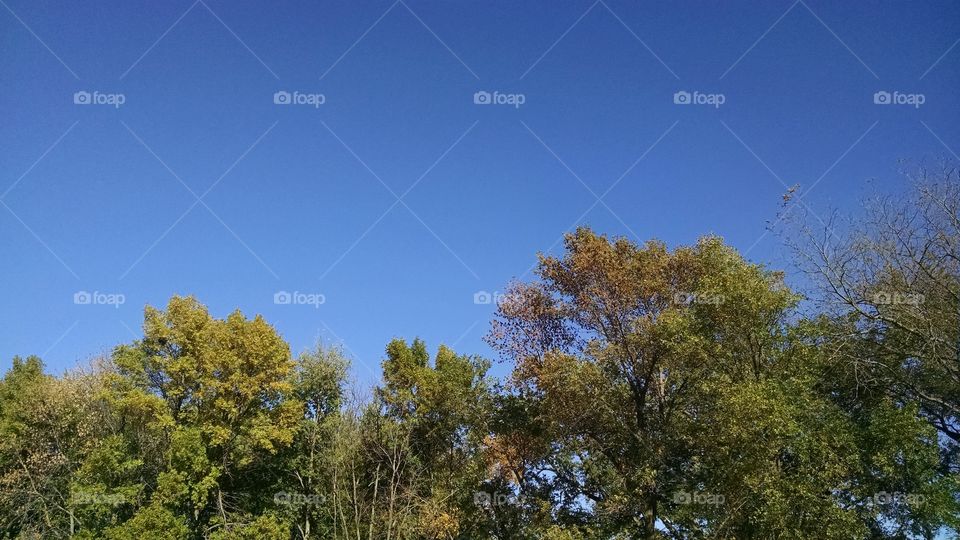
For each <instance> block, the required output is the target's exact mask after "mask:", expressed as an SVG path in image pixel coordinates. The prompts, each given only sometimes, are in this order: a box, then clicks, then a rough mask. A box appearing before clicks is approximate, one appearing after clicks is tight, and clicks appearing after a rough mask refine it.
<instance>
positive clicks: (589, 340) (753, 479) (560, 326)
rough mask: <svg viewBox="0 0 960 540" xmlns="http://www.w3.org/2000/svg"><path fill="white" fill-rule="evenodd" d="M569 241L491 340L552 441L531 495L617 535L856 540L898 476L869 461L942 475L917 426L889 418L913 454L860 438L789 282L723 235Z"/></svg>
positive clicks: (574, 237)
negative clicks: (831, 387) (879, 485)
mask: <svg viewBox="0 0 960 540" xmlns="http://www.w3.org/2000/svg"><path fill="white" fill-rule="evenodd" d="M565 246H566V253H565V254H564V255H563V256H562V257H545V256H543V257H541V261H540V265H539V270H538V273H539V276H540V281H538V282H534V283H529V284H516V285H515V286H514V287H512V289H511V290H510V292H509V293H508V294H507V295H506V298H505V299H504V300H503V301H502V303H501V304H500V306H499V309H498V317H497V319H496V320H495V321H494V326H493V329H492V331H491V335H490V341H491V343H492V344H493V345H494V346H495V347H497V348H498V349H499V350H500V351H501V352H502V353H503V354H505V355H506V357H507V358H508V359H509V360H511V361H513V362H515V369H514V373H513V385H514V388H515V390H516V392H517V394H518V396H519V399H521V400H523V401H526V402H528V403H531V404H533V406H532V407H528V410H532V411H534V414H535V415H536V422H531V423H530V424H531V425H533V426H537V427H536V429H535V430H534V431H532V432H531V433H532V434H533V435H534V437H533V438H534V440H535V438H536V437H545V439H544V443H541V445H540V448H541V450H540V452H539V456H540V458H541V459H542V460H543V461H542V462H541V463H539V464H534V465H533V466H529V467H527V469H526V470H527V473H526V474H527V475H529V476H530V477H532V478H528V479H525V480H523V481H520V480H518V482H519V483H520V486H521V489H523V488H524V486H525V485H531V486H534V487H538V486H552V488H553V490H554V493H553V494H552V495H554V496H552V497H543V495H538V494H536V491H535V490H534V494H535V496H539V497H540V498H541V499H542V500H545V501H546V502H548V503H549V504H551V505H553V508H554V509H555V510H566V511H568V512H569V510H570V509H571V507H579V508H581V509H584V508H585V509H587V510H588V511H589V512H588V514H587V515H586V516H583V517H582V518H581V523H582V524H583V525H585V526H589V527H590V528H591V530H594V531H596V534H598V535H600V536H602V537H609V536H613V535H626V536H628V537H639V538H652V537H658V536H664V535H665V536H669V537H674V538H688V537H700V536H705V537H737V538H750V537H755V538H768V537H783V538H792V537H795V538H803V537H809V536H810V535H814V534H816V535H818V536H819V537H822V538H846V537H849V535H850V534H851V533H853V534H855V535H856V534H866V533H867V531H868V529H869V527H870V524H871V523H872V520H873V519H874V517H875V516H876V515H877V514H881V513H883V512H882V511H877V512H874V513H871V512H861V511H859V510H858V509H859V508H861V507H863V506H864V505H865V504H867V502H868V499H870V498H871V497H872V495H873V494H872V493H868V492H867V491H865V489H862V486H861V484H863V483H866V482H867V481H868V480H871V479H872V480H877V481H880V480H883V479H888V477H889V476H890V474H887V471H876V470H872V469H871V468H870V466H869V465H871V464H876V463H877V461H880V460H893V461H896V460H898V459H902V448H903V447H901V446H898V445H897V444H899V443H903V442H905V441H906V442H912V443H915V444H914V446H913V448H911V450H913V451H914V453H913V454H911V456H910V458H911V459H914V460H918V464H917V465H916V469H917V470H916V471H912V472H913V473H915V474H913V475H910V478H911V480H916V479H918V478H924V475H925V474H928V473H929V471H930V465H931V463H930V462H929V460H927V461H924V460H925V459H926V458H925V457H924V456H926V457H927V458H928V457H929V456H930V450H931V449H933V450H934V451H935V443H934V444H933V445H932V446H931V440H930V439H929V437H928V435H929V434H927V433H924V432H923V430H922V425H919V424H917V422H916V421H915V420H916V419H915V417H911V416H909V415H906V416H896V415H894V416H892V417H887V420H889V421H891V422H893V421H898V422H900V423H901V424H902V425H903V427H902V428H901V429H900V432H898V433H906V435H902V436H900V437H898V438H897V439H896V441H897V444H892V445H890V446H887V447H881V446H877V445H873V446H861V444H862V442H863V441H864V440H866V439H867V438H868V436H869V433H864V431H863V429H864V428H863V426H862V424H863V423H864V422H866V421H863V420H862V419H861V420H862V421H861V423H858V422H857V421H856V420H857V419H855V418H852V417H851V415H850V414H849V411H846V410H844V409H843V408H842V407H840V406H839V405H838V404H837V403H835V402H834V401H833V400H832V399H831V397H832V396H831V395H829V394H826V393H824V392H823V391H822V390H823V388H825V386H826V384H825V380H829V379H828V372H827V371H826V370H825V367H824V362H823V359H824V358H825V355H826V354H827V351H826V349H824V348H823V347H822V346H821V345H822V340H821V339H820V338H821V335H820V334H818V333H817V331H818V330H820V328H819V327H818V326H816V325H815V324H807V323H804V324H801V325H800V326H798V321H797V320H796V319H797V317H796V313H795V311H794V308H795V306H796V303H797V301H798V297H797V296H796V295H795V294H794V293H792V292H791V291H790V290H789V289H788V288H787V287H786V286H785V284H784V283H783V276H782V274H780V273H776V272H771V271H768V270H766V269H764V268H762V267H760V266H757V265H753V264H750V263H747V262H746V261H744V260H743V259H742V258H741V257H740V256H739V255H738V254H737V253H736V252H735V251H734V250H733V249H731V248H730V247H728V246H726V245H724V244H723V242H722V241H721V240H720V239H719V238H716V237H706V238H703V239H701V240H700V241H699V242H698V243H697V244H696V245H695V246H692V247H679V248H677V249H675V250H674V251H673V252H670V251H668V250H667V248H666V246H665V245H663V244H662V243H659V242H655V241H654V242H648V243H647V244H645V245H644V246H642V247H638V246H636V245H634V244H633V243H631V242H629V241H627V240H625V239H622V238H621V239H616V240H612V241H611V240H608V239H607V238H605V237H603V236H598V235H595V234H594V233H592V232H591V231H589V230H587V229H579V230H577V231H576V232H575V233H573V234H570V235H568V236H567V238H566V243H565ZM864 416H865V417H866V418H868V419H872V420H874V421H876V420H878V416H876V415H870V414H866V415H864ZM891 433H893V431H891ZM530 439H531V437H527V439H526V440H530ZM516 440H518V438H517V437H516V436H514V437H513V438H512V439H511V438H507V439H506V440H505V441H504V442H503V445H502V446H509V445H510V444H511V443H513V442H514V441H516ZM519 440H521V441H522V440H524V439H523V438H519ZM548 445H549V446H548ZM530 446H531V445H530V444H524V445H523V446H521V448H520V449H518V450H516V451H515V452H514V453H516V454H519V455H524V454H525V453H526V454H528V455H529V452H528V451H527V450H525V448H529V447H530ZM534 446H535V445H534ZM543 448H549V449H550V450H549V451H547V452H544V451H543V450H542V449H543ZM868 452H874V454H869V453H868ZM508 453H509V452H501V454H508ZM533 455H534V456H536V455H537V453H536V452H535V453H534V454H533ZM897 456H901V458H898V457H897ZM558 480H559V482H558ZM557 489H562V490H563V491H561V492H560V493H561V494H562V497H560V498H559V499H558V498H556V497H555V495H557V493H556V490H557ZM571 500H573V501H576V503H575V504H571V503H570V501H571ZM908 511H910V512H912V513H913V514H916V512H914V511H913V510H911V509H908ZM570 515H572V514H570ZM936 519H937V518H935V519H933V522H934V523H936Z"/></svg>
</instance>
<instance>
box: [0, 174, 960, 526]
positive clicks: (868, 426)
mask: <svg viewBox="0 0 960 540" xmlns="http://www.w3.org/2000/svg"><path fill="white" fill-rule="evenodd" d="M912 181H913V184H912V185H913V187H912V191H910V193H909V194H908V195H897V196H888V197H878V198H875V199H873V200H871V201H869V202H868V203H867V204H866V205H865V207H864V210H863V212H861V213H860V214H858V217H857V218H856V219H849V220H841V219H840V218H839V217H838V216H833V217H832V218H831V219H829V220H826V221H823V220H820V219H819V218H816V219H815V220H814V219H806V218H805V217H803V216H794V217H789V216H784V218H785V219H784V222H785V223H788V224H790V225H789V226H788V227H786V228H784V229H782V231H781V232H783V237H784V238H785V240H786V243H787V244H788V245H789V246H790V247H791V248H792V251H793V253H795V256H796V262H797V267H798V268H799V269H800V270H801V272H798V273H797V275H798V276H801V277H802V278H803V280H804V282H805V283H807V284H809V285H808V288H809V291H807V292H805V293H804V294H800V293H799V292H797V291H795V290H793V289H791V287H789V286H788V285H787V278H786V275H785V273H784V272H780V271H774V270H771V269H769V268H766V267H765V266H763V265H759V264H755V263H751V262H750V261H748V260H746V259H745V258H744V257H743V256H741V255H740V254H739V253H738V252H737V251H736V250H735V249H734V248H732V247H730V246H729V245H727V244H726V243H725V242H724V241H723V240H722V239H721V238H718V237H716V236H705V237H703V238H701V239H700V240H699V241H698V242H696V243H695V244H694V245H690V246H679V247H675V248H673V249H671V248H669V247H668V246H667V245H666V244H664V243H663V242H660V241H656V240H651V241H648V242H646V243H644V244H636V243H634V242H632V241H630V240H628V239H625V238H609V237H606V236H604V235H600V234H597V233H595V232H593V231H591V230H589V229H587V228H581V229H578V230H576V231H575V232H573V233H570V234H569V235H567V236H566V239H565V244H564V251H563V253H562V254H560V255H557V256H550V255H541V256H540V261H539V265H538V269H537V277H536V279H534V280H532V281H530V282H516V283H513V284H512V285H511V286H510V288H509V290H508V291H507V293H506V294H505V295H504V296H503V297H502V298H501V299H500V301H499V304H498V308H497V312H496V315H495V317H494V319H493V321H492V322H491V328H490V332H489V334H488V336H487V340H488V342H489V344H490V345H491V346H492V348H493V350H494V351H496V353H497V354H498V355H499V358H498V359H497V360H498V361H502V362H505V363H506V364H507V365H509V366H510V367H511V368H512V369H511V372H510V375H509V376H508V377H507V378H505V379H502V380H501V379H497V378H495V377H492V376H491V375H490V374H489V369H490V367H491V363H490V360H487V359H484V358H481V357H478V356H472V355H466V354H462V353H458V352H455V351H453V350H451V349H450V348H448V347H445V346H443V345H440V346H438V347H437V348H436V349H435V350H433V351H431V350H430V349H429V348H428V346H427V344H425V343H424V342H422V341H421V340H419V339H414V340H412V341H408V340H404V339H395V340H393V341H391V342H390V343H389V344H388V345H387V346H386V350H385V355H384V358H383V361H382V382H381V383H379V384H378V385H376V386H375V387H374V388H373V389H372V392H369V393H367V394H366V395H364V393H363V392H361V391H360V390H359V389H358V388H356V387H355V385H352V384H351V383H350V378H349V360H348V358H347V356H346V355H345V354H344V353H343V351H342V350H340V349H339V348H337V347H330V346H318V347H316V348H315V349H313V350H309V351H306V352H303V353H301V354H299V355H298V356H294V355H292V354H291V351H290V347H289V346H288V344H287V343H286V342H285V341H284V340H283V339H282V338H281V337H280V336H279V334H278V333H277V331H276V330H275V329H274V328H273V327H272V326H271V325H270V324H269V323H268V322H267V321H265V320H264V319H263V318H262V317H260V316H255V317H253V318H248V317H246V316H244V315H243V314H242V313H240V312H239V311H235V312H233V313H230V314H229V315H227V316H226V317H225V318H222V319H221V318H216V317H214V316H212V315H211V314H210V313H209V311H208V310H207V309H206V307H204V306H203V305H202V304H201V303H200V302H199V301H198V300H197V299H195V298H192V297H173V298H171V299H170V301H169V303H168V304H167V305H166V306H165V307H163V308H154V307H149V306H148V307H147V308H146V309H145V312H144V322H143V337H142V338H141V339H138V340H135V341H133V342H131V343H127V344H123V345H120V346H118V347H116V348H115V349H114V350H113V351H112V353H111V354H109V355H107V356H106V357H104V358H98V359H97V360H95V361H93V362H92V363H90V365H85V366H82V367H79V368H76V369H72V370H69V371H67V372H65V373H63V374H61V375H56V376H55V375H51V374H48V373H46V372H45V371H44V365H43V362H42V361H41V359H40V358H37V357H35V356H30V357H27V358H19V357H18V358H14V359H13V363H12V367H11V368H10V369H9V370H8V371H7V372H6V374H5V375H4V377H3V379H2V381H0V537H2V538H11V539H13V538H23V539H31V538H107V539H116V540H126V539H129V540H141V539H171V540H173V539H201V538H202V539H216V540H226V539H238V540H239V539H311V538H315V539H328V538H329V539H338V540H339V539H343V540H346V539H354V540H362V539H366V540H373V539H388V540H389V539H398V540H399V539H413V538H418V539H419V538H424V539H455V538H495V539H514V538H516V539H526V538H540V539H556V540H560V539H569V540H575V539H583V540H585V539H613V538H623V539H626V538H646V539H649V538H676V539H680V538H762V539H767V538H797V539H800V538H838V539H840V538H843V539H849V538H872V539H880V538H890V539H894V538H897V539H899V538H950V537H956V535H957V531H958V529H960V456H958V454H960V420H958V418H960V415H958V413H960V178H958V172H957V169H956V167H955V166H951V165H950V164H949V163H946V164H943V165H941V166H938V167H936V168H934V169H927V168H922V169H920V170H919V172H918V173H916V174H914V175H913V176H912ZM787 198H789V196H788V197H787ZM787 202H789V201H787ZM785 212H789V209H786V210H785ZM951 535H953V536H951Z"/></svg>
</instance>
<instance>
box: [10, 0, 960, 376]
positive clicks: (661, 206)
mask: <svg viewBox="0 0 960 540" xmlns="http://www.w3.org/2000/svg"><path fill="white" fill-rule="evenodd" d="M0 4H2V9H0V51H2V52H0V74H2V75H0V77H2V81H3V84H2V86H0V114H2V118H3V122H2V123H0V147H2V148H3V151H2V152H0V203H2V204H0V253H2V256H0V287H2V289H0V294H2V299H3V309H2V310H0V317H2V319H0V367H6V366H7V365H9V362H10V359H11V358H12V356H13V355H27V354H41V355H42V356H43V357H44V359H45V361H46V362H47V363H48V365H49V366H50V368H51V370H53V371H57V370H60V369H63V368H66V367H70V366H73V365H75V363H76V362H78V361H80V362H82V361H85V360H87V359H89V358H90V357H92V356H95V355H97V354H101V353H104V352H106V351H109V350H110V349H111V348H112V347H113V346H114V345H116V344H117V343H120V342H124V341H129V340H131V339H133V338H134V337H135V336H136V335H137V334H139V332H140V323H141V319H142V310H143V306H144V305H146V304H151V305H163V304H165V302H166V300H167V299H168V298H169V297H170V296H171V295H173V294H193V295H196V296H197V297H198V298H199V299H200V300H201V301H203V302H204V303H206V304H207V305H208V306H209V307H210V308H211V310H212V312H213V313H215V314H216V315H218V316H223V315H225V314H226V313H227V312H229V311H231V310H232V309H234V308H240V309H241V310H242V311H243V312H244V313H246V314H248V315H253V314H256V313H260V314H263V315H264V316H265V317H266V318H267V320H269V321H270V322H272V323H273V324H275V326H276V327H277V328H278V330H279V331H280V332H281V334H282V335H283V336H284V337H285V338H286V339H287V340H288V341H289V342H290V344H291V346H292V348H293V350H294V351H295V352H296V351H300V350H302V349H304V348H306V347H308V346H310V345H311V344H312V343H314V342H315V341H316V340H317V339H323V340H325V341H327V342H333V343H342V344H343V345H344V346H345V347H346V348H347V349H348V351H350V352H351V353H352V354H353V355H354V361H355V364H356V370H355V371H356V375H357V377H358V378H359V379H360V380H361V381H362V382H369V381H372V380H374V379H373V377H374V376H373V375H372V372H371V371H370V369H372V370H373V372H375V371H377V370H378V368H377V366H378V363H379V361H380V359H381V356H382V351H383V347H384V345H385V344H386V343H387V341H389V340H390V339H391V338H392V337H406V338H413V337H415V336H420V337H422V338H424V339H425V340H427V342H428V345H430V346H431V348H435V347H436V345H437V344H438V343H440V342H443V343H447V344H455V347H456V349H457V350H459V351H462V352H467V353H476V354H486V355H489V354H490V351H489V349H488V348H487V347H486V345H484V343H483V341H482V336H483V335H484V334H485V333H486V331H487V329H488V321H489V318H490V316H491V314H492V311H493V306H492V305H489V304H479V305H478V304H475V303H474V294H475V293H476V292H477V291H489V292H491V293H493V292H496V291H500V290H502V289H503V288H504V286H505V285H506V284H507V283H508V282H509V281H510V280H511V279H513V278H523V279H529V278H530V277H531V276H530V274H529V273H528V269H529V268H530V266H531V265H532V264H533V263H534V261H535V254H536V253H537V252H538V251H548V250H549V251H551V252H557V251H558V248H559V244H558V241H559V239H560V238H561V235H562V234H563V233H564V232H565V231H567V230H569V229H570V228H571V227H573V226H574V225H575V224H578V223H579V224H586V225H590V226H592V227H594V228H595V229H597V230H598V231H601V232H605V233H609V234H612V235H627V236H630V237H633V238H635V239H637V240H645V239H648V238H652V237H656V238H660V239H663V240H665V241H666V242H668V243H669V244H671V245H677V244H685V243H691V242H694V241H695V240H696V238H697V237H698V236H700V235H703V234H707V233H716V234H720V235H722V236H724V237H725V238H726V239H727V241H728V242H730V243H731V244H733V245H734V246H736V247H737V248H739V249H741V250H743V251H749V255H748V256H749V257H750V258H751V259H753V260H755V261H758V262H765V263H769V264H771V265H773V266H776V267H783V266H785V264H786V261H785V257H784V251H783V249H782V248H781V247H780V242H779V240H777V239H776V238H775V237H773V236H770V235H767V236H763V235H764V230H765V226H766V223H767V222H768V221H770V220H773V219H775V218H776V214H777V212H778V211H779V210H780V203H781V195H782V194H783V193H784V192H785V191H786V188H785V185H793V184H796V183H799V184H800V185H801V190H802V191H801V192H802V193H804V196H803V198H802V201H803V203H804V204H806V205H808V206H809V207H810V208H811V209H813V210H814V211H815V212H818V213H825V212H826V209H827V208H829V207H831V206H834V207H837V208H840V209H841V210H843V211H854V210H855V209H856V206H857V204H856V203H857V200H858V199H859V198H860V197H862V196H863V195H865V194H866V193H868V185H869V184H870V182H869V180H871V179H875V180H876V181H875V182H873V185H874V186H877V187H879V188H880V189H882V190H885V191H895V190H897V189H901V188H902V184H903V181H902V180H901V178H900V177H899V176H898V175H897V173H896V169H897V160H898V159H900V158H908V159H922V158H925V157H930V156H939V155H951V154H952V153H953V152H954V151H957V150H960V122H957V120H958V114H957V113H958V108H957V102H956V99H957V97H956V88H957V87H958V83H960V77H958V74H960V69H958V68H960V46H957V42H958V40H960V16H958V15H960V4H957V3H956V2H929V3H928V2H924V3H920V2H896V3H894V2H882V3H881V2H858V3H852V2H851V3H835V2H817V1H813V0H804V1H802V2H801V1H797V2H791V1H786V2H779V1H777V2H763V3H758V2H722V3H721V2H688V3H683V4H680V3H672V2H671V3H666V2H661V3H657V2H654V3H648V2H644V3H636V2H622V1H618V0H602V1H596V2H593V3H591V2H590V1H589V0H588V1H586V2H563V3H556V2H542V3H533V2H529V3H523V4H522V5H515V4H516V3H513V2H497V3H480V2H422V1H419V0H402V1H397V2H393V1H384V2H380V1H378V2H365V1H364V2H319V3H318V2H290V3H276V2H224V1H220V0H197V1H195V2H191V0H186V1H170V2H150V3H147V2H135V1H134V2H131V1H126V2H119V1H117V2H92V3H79V2H77V3H64V2H53V1H36V0H32V1H23V0H2V1H0ZM681 91H683V92H689V93H690V97H689V100H691V101H702V102H705V103H702V104H698V103H687V104H684V103H681V104H677V103H675V100H680V101H684V99H685V95H684V94H679V95H678V94H677V92H681ZM881 91H882V92H889V93H890V100H894V101H895V100H898V99H899V100H901V101H910V102H911V103H915V102H916V101H918V100H921V101H922V102H923V103H922V104H921V105H919V106H915V105H911V104H907V103H904V104H896V103H893V104H876V103H874V101H875V94H876V93H877V92H881ZM78 92H79V94H78ZM83 92H87V93H89V95H86V94H83ZM277 92H289V93H290V99H291V100H294V99H299V100H301V101H304V102H312V103H314V104H310V103H302V104H291V103H282V102H283V101H284V98H285V95H284V94H279V95H276V93H277ZM294 92H296V94H294ZM477 92H489V93H490V95H491V100H494V101H496V100H499V101H503V102H509V103H479V104H478V103H475V99H477V100H479V101H481V102H483V101H484V99H485V95H484V94H480V95H476V93H477ZM494 92H496V94H494ZM275 95H276V98H277V99H278V100H279V101H281V103H280V104H277V103H275V102H274V101H275ZM321 96H322V97H321ZM878 99H880V100H881V101H883V100H884V99H885V98H884V96H883V95H882V94H881V95H880V97H879V98H878ZM75 101H80V103H75ZM89 101H100V102H102V103H89ZM118 101H122V103H119V104H118V103H117V102H118ZM319 101H322V103H318V102H319ZM518 101H522V104H519V106H518V105H517V103H516V102H518ZM717 102H722V103H720V104H719V106H717ZM951 149H953V150H951ZM598 199H599V201H598ZM80 291H86V292H90V293H93V292H98V293H100V294H99V296H97V297H95V298H94V299H93V301H92V302H91V303H90V304H83V303H80V304H78V303H76V302H75V300H74V296H75V294H76V293H78V292H80ZM279 291H287V292H290V293H293V292H298V293H301V295H300V296H299V297H298V298H299V300H301V301H306V302H309V301H311V299H313V300H318V299H320V298H321V296H319V295H322V299H323V300H324V302H323V303H322V304H319V305H316V304H314V305H311V304H309V303H306V304H296V303H291V304H277V303H275V301H274V295H275V294H276V293H277V292H279ZM109 295H123V296H122V298H123V303H122V304H120V305H119V306H117V305H111V304H110V302H111V298H113V299H116V298H119V297H118V296H112V297H111V296H109ZM309 295H314V296H309ZM98 302H99V303H98ZM368 368H369V369H368ZM498 371H501V372H502V367H501V369H500V370H498Z"/></svg>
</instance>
